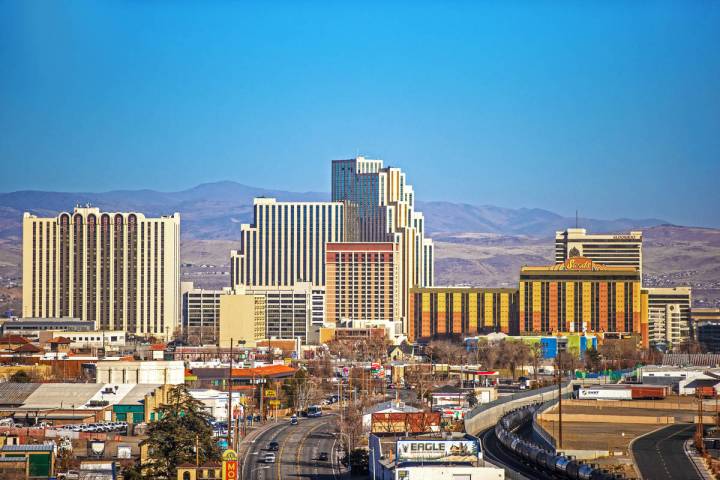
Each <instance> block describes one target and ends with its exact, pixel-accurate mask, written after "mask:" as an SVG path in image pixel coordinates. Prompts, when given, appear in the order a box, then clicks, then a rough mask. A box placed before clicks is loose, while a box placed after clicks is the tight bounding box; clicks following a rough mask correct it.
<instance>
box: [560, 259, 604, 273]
mask: <svg viewBox="0 0 720 480" xmlns="http://www.w3.org/2000/svg"><path fill="white" fill-rule="evenodd" d="M551 269H552V270H575V271H585V272H596V271H599V270H607V269H608V268H607V267H606V266H605V265H601V264H599V263H595V262H593V261H592V260H590V259H589V258H585V257H572V258H568V259H567V260H566V261H565V263H559V264H557V265H555V266H553V267H551Z"/></svg>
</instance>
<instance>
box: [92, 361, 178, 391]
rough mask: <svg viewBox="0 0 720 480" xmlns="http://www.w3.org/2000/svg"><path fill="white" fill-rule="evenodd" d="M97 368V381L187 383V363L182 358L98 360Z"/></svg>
mask: <svg viewBox="0 0 720 480" xmlns="http://www.w3.org/2000/svg"><path fill="white" fill-rule="evenodd" d="M96 369H97V374H96V379H95V382H96V383H137V384H144V383H155V384H170V385H180V384H182V383H185V364H184V363H183V362H182V361H180V360H159V361H126V360H109V361H100V362H97V365H96Z"/></svg>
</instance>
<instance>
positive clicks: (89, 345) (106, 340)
mask: <svg viewBox="0 0 720 480" xmlns="http://www.w3.org/2000/svg"><path fill="white" fill-rule="evenodd" d="M59 337H63V338H67V339H68V340H70V341H71V343H70V348H72V349H81V348H82V349H97V348H104V349H106V350H117V349H119V348H122V347H124V346H125V343H126V340H127V334H126V333H125V332H124V331H122V330H117V331H112V330H103V331H95V330H93V331H90V332H72V331H63V330H60V331H49V332H41V333H40V342H41V343H42V342H46V341H48V340H50V339H53V338H59Z"/></svg>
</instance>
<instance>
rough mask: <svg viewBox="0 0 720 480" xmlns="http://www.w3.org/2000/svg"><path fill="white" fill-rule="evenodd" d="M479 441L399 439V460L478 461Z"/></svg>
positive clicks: (428, 461) (429, 461)
mask: <svg viewBox="0 0 720 480" xmlns="http://www.w3.org/2000/svg"><path fill="white" fill-rule="evenodd" d="M478 458H479V448H478V443H477V442H476V441H473V440H398V442H397V462H398V463H401V462H424V463H431V462H436V463H453V462H476V461H478Z"/></svg>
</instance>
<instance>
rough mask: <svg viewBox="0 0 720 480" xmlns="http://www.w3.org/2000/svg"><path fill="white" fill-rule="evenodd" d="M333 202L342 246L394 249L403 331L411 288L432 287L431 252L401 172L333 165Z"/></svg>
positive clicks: (371, 163) (364, 164) (369, 163)
mask: <svg viewBox="0 0 720 480" xmlns="http://www.w3.org/2000/svg"><path fill="white" fill-rule="evenodd" d="M332 200H333V202H342V203H343V204H344V206H345V209H346V210H345V238H344V241H346V242H368V243H377V242H382V243H385V242H390V243H394V244H395V245H396V246H397V257H398V265H399V267H398V268H399V271H398V277H399V280H398V287H399V291H400V296H399V301H400V316H401V318H402V321H403V325H404V327H403V331H407V319H408V312H409V300H410V297H409V292H410V289H411V288H415V287H430V286H432V285H433V283H434V282H433V278H434V267H433V264H434V249H433V243H432V240H430V239H428V238H425V219H424V217H423V215H422V213H420V212H418V211H416V210H415V192H414V190H413V188H412V186H411V185H409V184H408V183H407V182H406V178H405V173H404V172H403V171H402V170H401V169H399V168H395V167H383V162H382V160H370V159H366V158H364V157H357V158H353V159H348V160H333V162H332Z"/></svg>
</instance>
